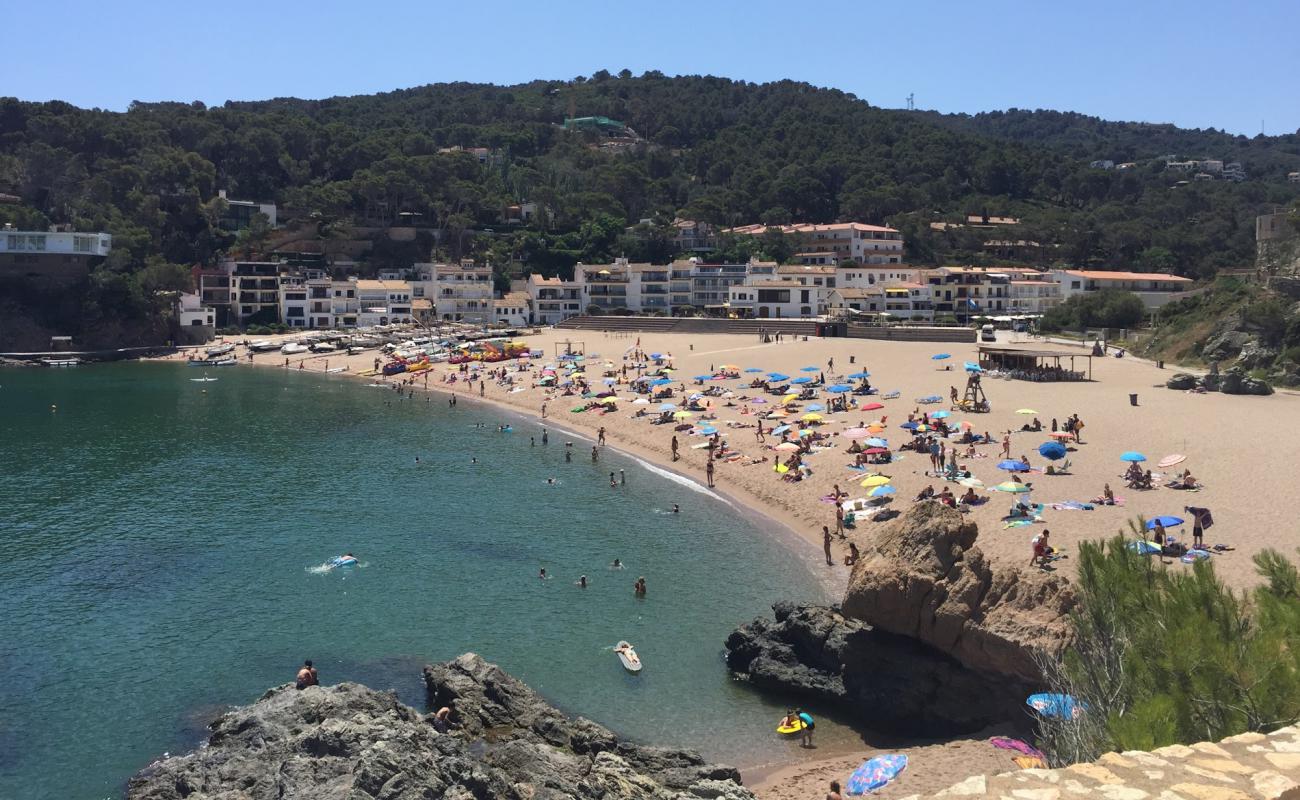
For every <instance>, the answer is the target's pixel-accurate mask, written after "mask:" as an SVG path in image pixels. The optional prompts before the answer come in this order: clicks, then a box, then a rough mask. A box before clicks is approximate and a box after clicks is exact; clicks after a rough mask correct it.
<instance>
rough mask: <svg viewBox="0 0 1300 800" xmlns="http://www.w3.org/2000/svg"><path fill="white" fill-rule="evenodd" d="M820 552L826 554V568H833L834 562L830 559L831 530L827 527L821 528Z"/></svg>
mask: <svg viewBox="0 0 1300 800" xmlns="http://www.w3.org/2000/svg"><path fill="white" fill-rule="evenodd" d="M822 550H824V551H825V552H826V566H828V567H833V566H835V560H834V559H832V558H831V529H830V527H829V526H826V525H823V526H822Z"/></svg>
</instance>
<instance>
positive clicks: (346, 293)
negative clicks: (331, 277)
mask: <svg viewBox="0 0 1300 800" xmlns="http://www.w3.org/2000/svg"><path fill="white" fill-rule="evenodd" d="M360 315H361V300H360V297H359V296H358V294H357V282H356V281H330V316H332V317H333V318H334V325H335V326H337V327H339V328H355V327H357V320H358V318H359V317H360Z"/></svg>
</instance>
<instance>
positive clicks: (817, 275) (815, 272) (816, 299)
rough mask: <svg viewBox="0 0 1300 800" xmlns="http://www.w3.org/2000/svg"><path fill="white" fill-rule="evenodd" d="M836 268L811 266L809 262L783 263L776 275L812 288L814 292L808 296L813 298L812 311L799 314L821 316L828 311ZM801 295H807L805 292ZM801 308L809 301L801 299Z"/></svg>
mask: <svg viewBox="0 0 1300 800" xmlns="http://www.w3.org/2000/svg"><path fill="white" fill-rule="evenodd" d="M836 272H837V270H836V268H835V267H830V266H811V265H807V264H782V265H781V266H779V267H777V268H776V277H777V279H778V280H783V281H794V282H795V283H798V284H799V285H800V286H808V287H811V288H812V292H811V293H810V294H808V295H806V296H807V297H809V298H810V300H811V308H812V310H811V311H810V312H807V313H804V312H802V311H801V312H800V314H799V316H809V317H811V316H821V315H822V314H825V313H826V296H827V294H829V293H830V290H831V289H834V288H835V277H836ZM799 297H801V298H802V297H805V294H804V293H803V292H800V293H799ZM799 305H800V308H803V307H804V306H805V305H807V303H806V302H805V301H802V300H801V301H800V303H799Z"/></svg>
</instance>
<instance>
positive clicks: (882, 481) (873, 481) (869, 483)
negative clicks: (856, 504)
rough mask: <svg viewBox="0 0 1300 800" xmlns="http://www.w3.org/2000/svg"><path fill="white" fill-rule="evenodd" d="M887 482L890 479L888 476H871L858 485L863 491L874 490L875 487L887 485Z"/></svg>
mask: <svg viewBox="0 0 1300 800" xmlns="http://www.w3.org/2000/svg"><path fill="white" fill-rule="evenodd" d="M889 481H890V478H889V477H888V476H886V475H871V476H868V477H867V478H865V479H863V481H862V483H861V484H860V485H861V486H862V487H863V488H864V489H874V488H875V487H877V486H884V485H886V484H888V483H889Z"/></svg>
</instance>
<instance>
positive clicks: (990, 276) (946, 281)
mask: <svg viewBox="0 0 1300 800" xmlns="http://www.w3.org/2000/svg"><path fill="white" fill-rule="evenodd" d="M924 278H925V283H926V285H928V286H929V289H930V302H931V304H932V305H933V311H934V316H935V318H936V319H939V318H942V317H953V318H955V319H956V320H957V322H959V323H961V324H963V325H964V324H966V323H968V322H970V320H971V319H972V318H974V317H981V316H998V315H1002V314H1007V313H1009V312H1008V310H1007V307H1008V304H1009V302H1010V297H1011V286H1010V284H1011V276H1010V274H1009V273H1008V271H1007V270H1005V269H994V268H989V267H939V268H938V269H932V270H927V271H926V273H925V276H924Z"/></svg>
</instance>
